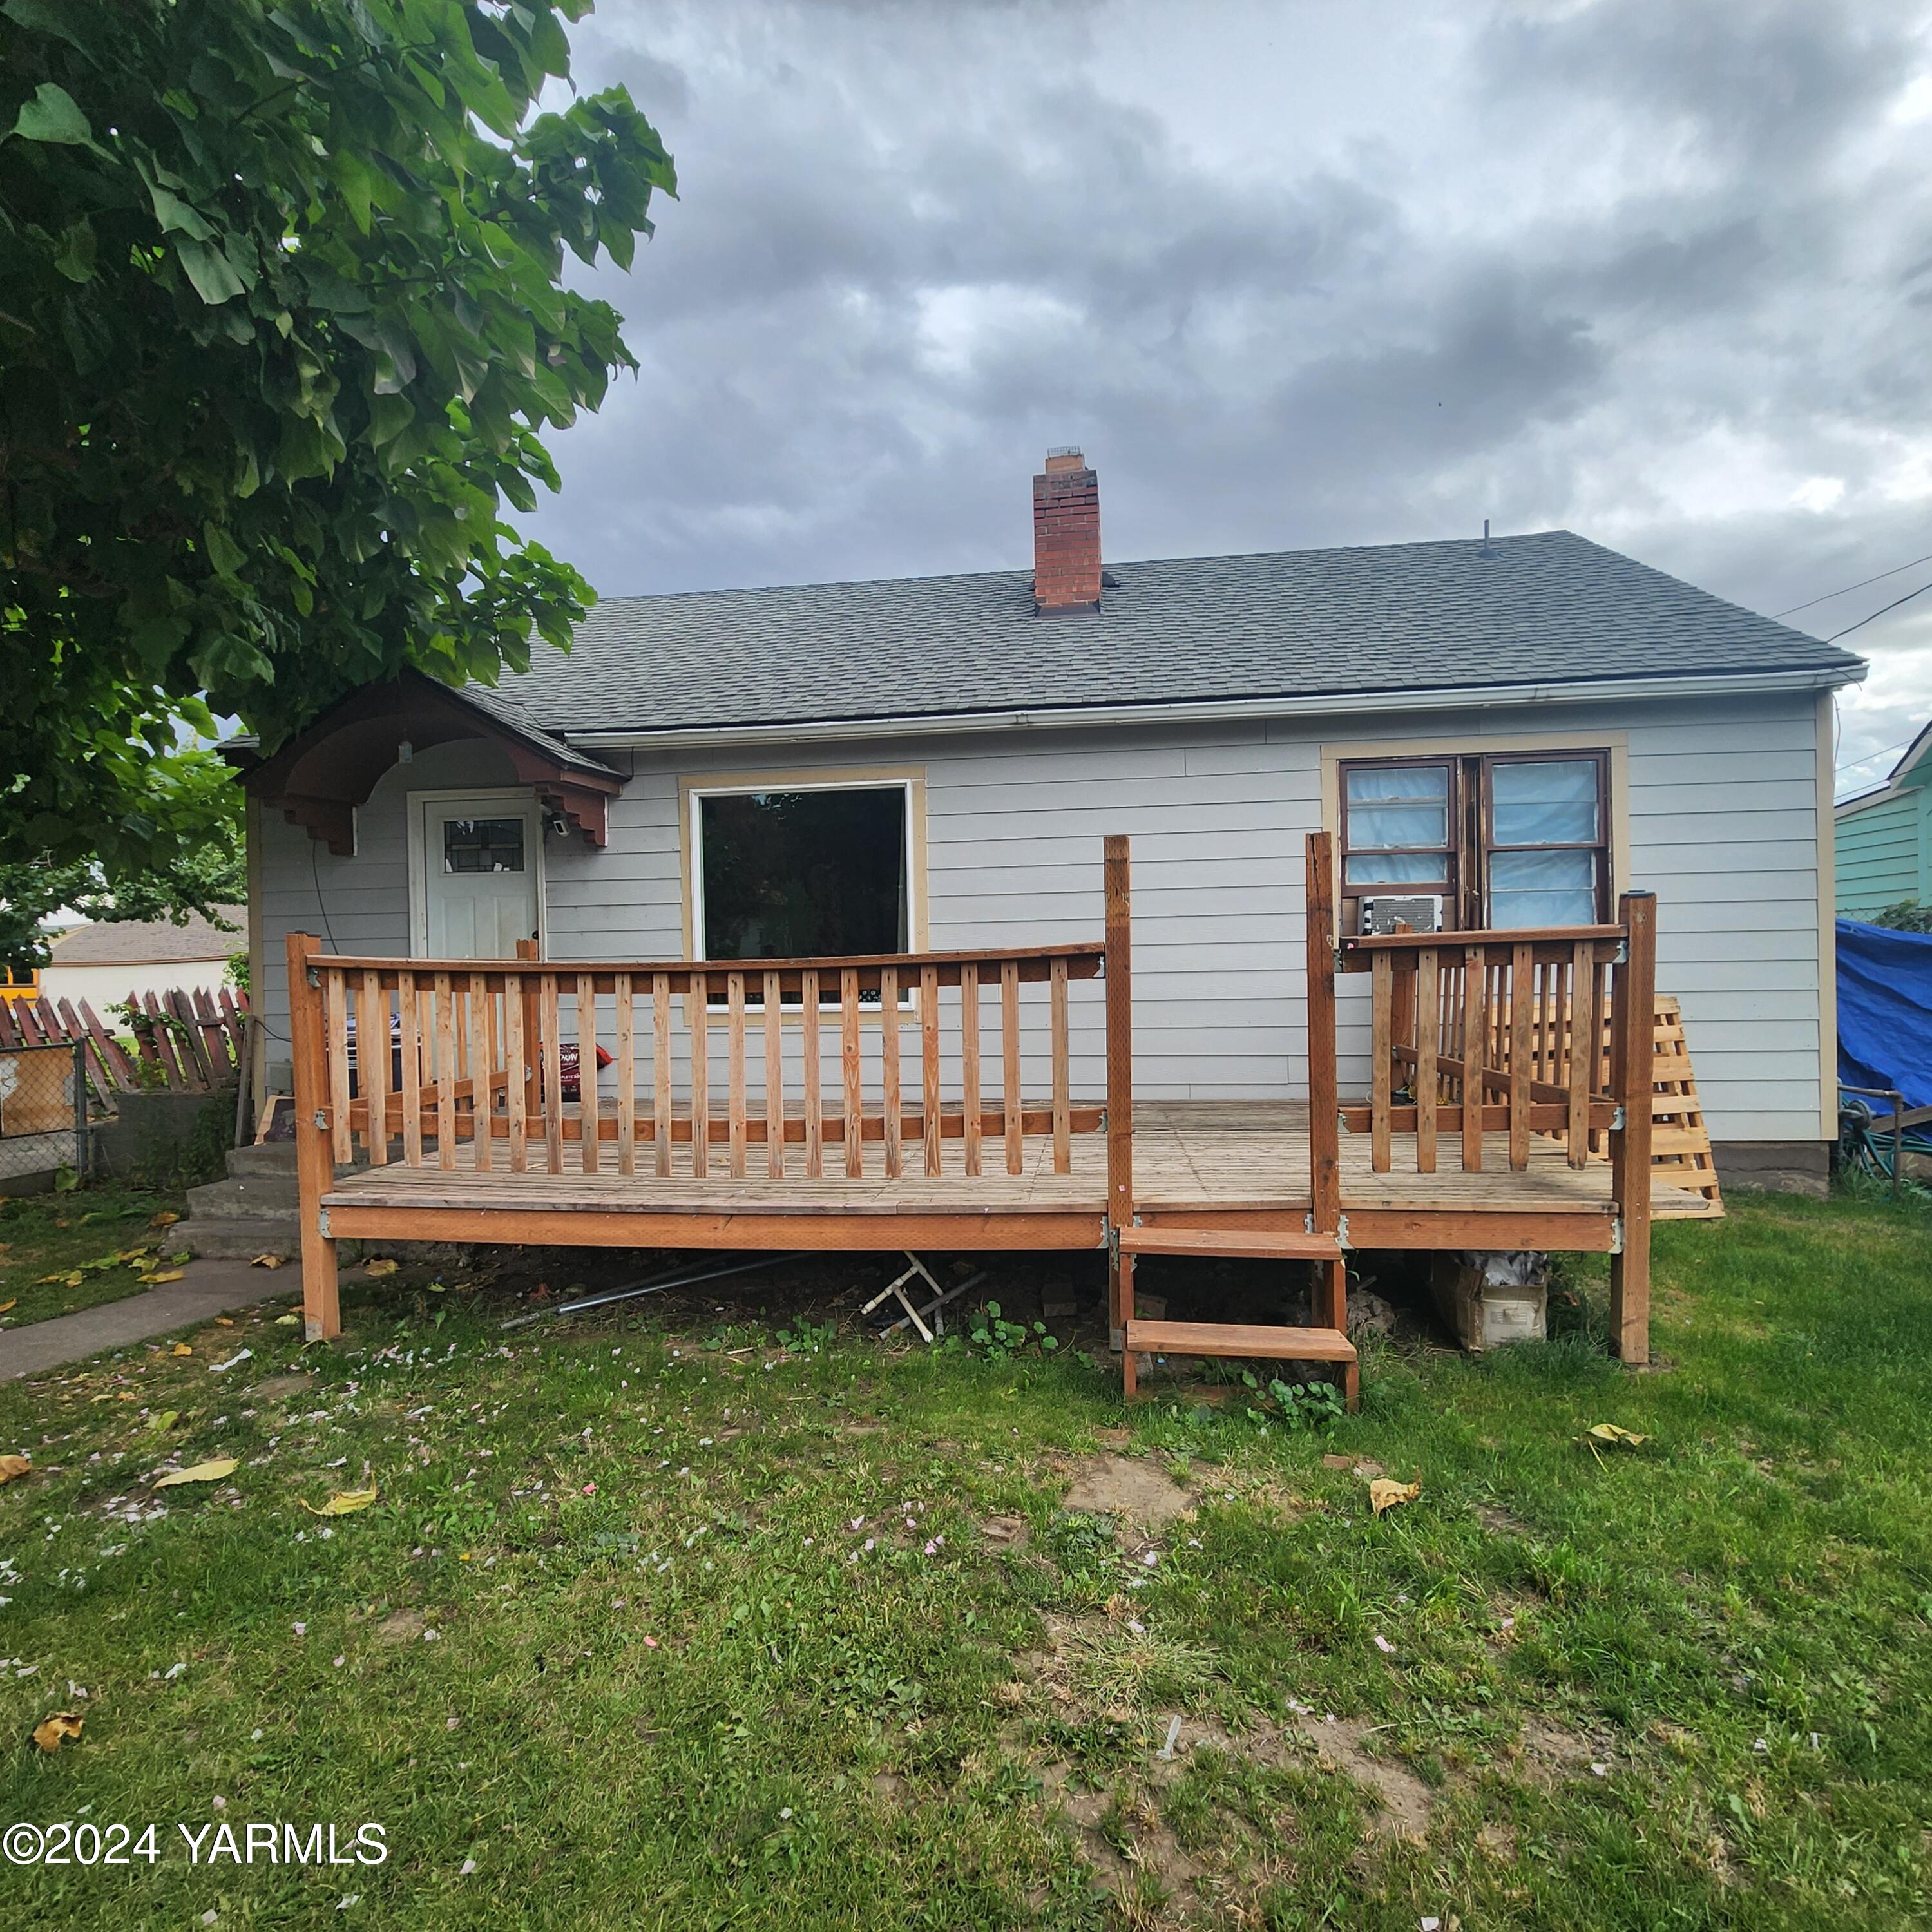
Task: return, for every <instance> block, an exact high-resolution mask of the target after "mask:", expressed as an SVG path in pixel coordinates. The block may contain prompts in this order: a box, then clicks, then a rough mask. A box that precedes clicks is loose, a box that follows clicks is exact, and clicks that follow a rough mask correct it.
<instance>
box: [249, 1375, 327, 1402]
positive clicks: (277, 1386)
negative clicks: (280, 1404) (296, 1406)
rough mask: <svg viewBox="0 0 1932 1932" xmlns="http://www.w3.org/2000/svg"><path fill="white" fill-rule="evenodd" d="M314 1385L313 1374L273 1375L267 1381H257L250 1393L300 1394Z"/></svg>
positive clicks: (268, 1395)
mask: <svg viewBox="0 0 1932 1932" xmlns="http://www.w3.org/2000/svg"><path fill="white" fill-rule="evenodd" d="M314 1387H315V1378H314V1376H305V1375H293V1376H269V1379H268V1380H267V1381H266V1382H257V1384H256V1385H255V1386H254V1389H253V1390H252V1391H251V1394H255V1395H258V1396H265V1397H273V1396H278V1395H299V1394H302V1391H304V1390H305V1389H312V1388H314Z"/></svg>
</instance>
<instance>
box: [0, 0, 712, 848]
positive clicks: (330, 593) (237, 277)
mask: <svg viewBox="0 0 1932 1932" xmlns="http://www.w3.org/2000/svg"><path fill="white" fill-rule="evenodd" d="M585 10H586V8H585V7H583V5H581V4H580V0H519V4H518V5H515V6H512V7H504V6H500V5H496V4H495V3H494V0H383V4H382V5H375V4H373V0H371V3H370V4H360V5H357V4H353V0H301V3H300V4H299V5H288V6H281V7H273V8H269V7H261V6H259V5H253V4H247V5H245V4H242V0H124V4H117V5H113V6H101V7H66V6H62V5H58V4H57V0H0V13H4V16H5V20H6V21H7V29H6V38H7V62H6V65H5V68H4V70H0V130H10V131H9V132H8V133H7V137H6V138H5V139H0V258H4V259H5V260H6V262H7V292H6V299H5V302H0V423H4V424H5V426H6V427H5V433H4V442H5V452H4V455H5V468H6V471H7V477H8V480H9V484H10V492H11V493H10V517H9V518H8V520H7V521H6V522H5V524H4V525H0V570H4V572H5V582H4V586H0V636H4V637H5V644H6V649H7V652H8V655H9V661H10V663H18V664H20V665H21V666H22V667H23V670H24V671H25V673H26V675H25V676H24V677H23V678H22V679H20V680H19V681H18V682H17V683H15V684H14V685H12V686H10V693H9V695H10V700H11V701H10V703H9V705H8V706H7V707H6V708H5V710H4V711H0V770H4V771H5V772H17V773H21V774H24V775H25V777H24V779H23V782H22V784H21V785H20V787H19V789H18V790H17V791H16V792H15V793H13V794H12V795H10V796H9V798H8V801H7V802H8V810H7V812H6V813H5V814H0V864H4V863H5V862H7V861H8V860H11V859H18V860H20V861H21V862H26V863H31V862H41V861H52V862H56V863H59V862H67V861H68V860H71V859H78V858H81V857H83V856H92V855H95V854H98V856H100V858H101V859H102V860H103V861H104V863H105V864H106V865H107V868H108V871H109V873H110V875H118V874H119V873H120V872H121V871H130V872H138V871H140V870H141V869H142V868H166V867H168V866H169V865H172V864H174V863H175V862H178V860H180V859H181V858H182V857H183V856H184V855H186V854H187V853H190V852H191V851H192V850H193V849H194V847H195V845H196V825H195V821H194V812H195V811H196V810H197V809H199V810H201V811H206V810H207V809H208V808H209V806H210V804H211V797H210V795H209V793H208V792H207V791H206V790H200V789H190V790H183V789H182V788H181V787H179V786H178V785H177V784H174V783H173V781H172V777H171V775H169V774H167V773H166V772H163V773H162V774H161V775H160V776H159V777H158V778H157V774H156V772H154V769H153V768H154V765H155V763H156V761H157V760H161V759H165V758H168V757H172V756H173V755H174V754H175V753H176V752H177V751H178V746H179V744H180V737H181V734H180V732H179V730H178V721H179V720H180V719H181V718H182V717H183V716H184V715H185V708H186V707H187V706H190V704H193V703H197V702H198V700H200V699H201V698H202V697H204V696H205V698H206V699H207V700H208V701H209V702H210V703H211V704H212V706H213V707H214V711H215V712H217V713H218V714H219V715H221V716H222V717H223V718H234V717H239V718H241V719H242V721H243V723H244V724H245V727H247V728H248V729H250V730H253V731H254V732H255V733H257V734H258V735H259V736H260V738H261V739H262V740H263V743H264V745H266V748H269V749H271V750H272V749H273V748H275V745H278V743H280V742H281V741H282V740H283V739H284V738H285V737H286V736H287V735H288V734H289V733H290V732H291V731H293V730H296V729H299V727H301V726H302V725H303V724H306V723H307V722H308V721H309V720H310V719H311V718H313V717H314V715H316V714H317V712H319V711H320V710H321V709H323V707H325V706H327V705H328V704H329V703H332V702H333V701H334V700H335V699H337V698H338V697H341V696H342V695H343V694H345V693H346V692H347V691H349V690H350V689H351V688H354V687H355V686H356V685H359V684H361V683H362V682H367V681H369V680H371V679H380V678H383V677H388V676H394V675H395V673H397V672H398V670H401V669H402V668H404V667H407V666H415V667H418V668H420V669H422V670H427V671H428V672H429V673H431V674H432V675H434V676H438V677H440V678H442V679H445V680H446V681H451V682H455V681H460V679H463V678H464V677H466V676H477V677H481V678H483V679H494V677H495V676H496V675H497V674H498V673H499V670H501V668H502V667H503V666H504V665H505V664H514V663H516V662H518V661H520V660H521V659H522V658H523V655H524V653H525V652H526V650H527V640H528V639H529V637H530V636H531V635H532V634H535V635H537V636H540V637H544V638H545V639H547V640H550V641H552V642H553V643H558V644H559V645H562V646H565V647H567V646H568V642H569V639H570V636H571V628H572V626H573V625H574V622H576V621H577V619H579V618H580V617H581V616H582V615H583V611H584V610H585V608H586V606H587V604H588V603H589V601H591V596H592V593H591V591H590V589H589V586H588V585H587V584H586V583H584V582H583V580H582V579H581V577H579V576H578V575H577V573H576V572H575V571H573V570H571V569H570V568H568V565H564V564H562V562H559V560H558V559H556V558H555V557H553V556H550V554H549V553H547V551H546V550H543V549H542V548H541V546H538V545H535V544H528V543H526V542H525V541H523V538H522V537H521V536H520V534H519V532H518V531H517V529H516V528H515V527H514V526H513V525H512V523H511V522H510V521H509V518H510V517H512V516H514V514H516V513H517V511H525V512H527V511H528V510H529V508H530V507H531V506H532V505H533V504H534V502H535V490H536V489H537V488H538V487H554V486H555V475H554V471H553V466H552V465H551V463H550V459H549V457H548V455H547V453H546V452H544V449H543V446H542V445H541V442H540V441H539V440H538V432H539V431H541V429H542V428H543V427H544V425H562V424H565V423H568V422H570V421H571V420H572V419H574V417H575V416H577V414H578V413H580V411H581V410H583V409H586V408H594V407H596V405H597V404H598V401H601V398H602V396H603V395H604V393H605V391H606V389H607V386H608V384H609V383H610V378H611V377H612V375H613V374H614V373H615V372H616V371H618V370H619V369H623V368H634V367H635V364H634V359H633V358H632V357H631V354H630V353H629V351H628V350H627V349H626V348H625V346H624V343H623V340H622V334H621V328H620V319H619V317H618V316H617V314H616V311H614V310H613V309H612V308H610V307H609V306H608V305H607V304H605V303H604V302H598V301H596V300H594V299H591V298H589V297H588V296H585V295H583V294H581V293H578V292H577V291H575V290H571V289H568V288H566V287H564V286H563V285H562V281H561V277H560V267H561V263H562V257H563V251H564V250H565V248H568V249H569V250H571V251H572V252H573V253H574V254H577V256H578V257H580V258H581V259H583V260H586V261H590V260H595V259H598V257H601V256H602V255H604V254H610V255H613V256H616V257H621V258H624V259H628V253H629V250H630V247H631V243H632V241H633V239H634V236H637V235H639V234H645V233H649V216H648V214H647V212H646V210H647V208H648V205H649V198H650V196H651V194H652V193H653V192H662V193H674V192H675V189H676V181H675V175H674V173H673V170H672V168H671V163H670V157H669V156H668V155H667V154H666V153H665V152H664V147H663V144H662V142H661V140H660V139H659V138H658V135H657V133H656V131H655V130H654V129H653V128H652V127H651V126H650V124H649V122H648V121H646V119H645V118H644V117H643V115H641V114H640V113H639V112H638V111H637V108H636V107H635V106H634V104H632V103H631V100H630V98H629V96H628V95H627V94H626V93H625V92H624V91H623V90H622V89H612V90H609V91H607V92H604V93H602V94H599V95H595V96H594V97H590V98H571V96H570V94H569V91H568V88H567V87H565V88H563V89H556V90H555V92H556V97H557V98H559V99H561V100H562V101H565V106H564V107H562V110H560V111H559V112H556V113H543V112H540V111H539V108H538V94H539V92H540V91H541V90H542V89H544V88H545V87H546V86H553V83H554V80H556V79H566V80H567V71H568V43H567V40H566V37H565V28H564V25H563V23H564V22H565V21H566V20H570V19H572V18H574V17H577V15H579V14H580V13H582V12H583V11H585ZM108 129H112V130H113V133H111V134H108V133H104V132H103V131H102V130H108ZM13 136H20V138H13ZM238 559H239V560H238ZM202 715H205V712H203V713H202Z"/></svg>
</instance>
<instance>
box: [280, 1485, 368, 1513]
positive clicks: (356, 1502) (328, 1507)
mask: <svg viewBox="0 0 1932 1932" xmlns="http://www.w3.org/2000/svg"><path fill="white" fill-rule="evenodd" d="M376 1496H377V1492H376V1491H375V1490H338V1491H337V1492H336V1493H335V1495H334V1496H331V1497H330V1498H329V1500H328V1502H326V1503H324V1504H323V1506H322V1507H321V1508H320V1509H317V1508H316V1506H315V1505H314V1504H313V1503H311V1502H306V1501H304V1502H302V1508H304V1509H305V1510H307V1511H308V1513H309V1514H310V1515H311V1516H353V1515H354V1514H356V1511H358V1510H365V1509H367V1508H368V1507H369V1505H371V1503H373V1502H374V1501H375V1500H376ZM298 1500H301V1499H298Z"/></svg>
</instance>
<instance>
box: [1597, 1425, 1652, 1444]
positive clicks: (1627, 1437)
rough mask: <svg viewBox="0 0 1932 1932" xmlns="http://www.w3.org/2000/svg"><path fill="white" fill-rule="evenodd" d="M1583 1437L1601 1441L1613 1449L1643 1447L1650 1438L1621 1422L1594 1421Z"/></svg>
mask: <svg viewBox="0 0 1932 1932" xmlns="http://www.w3.org/2000/svg"><path fill="white" fill-rule="evenodd" d="M1583 1439H1584V1441H1585V1442H1590V1443H1597V1442H1601V1443H1602V1444H1603V1445H1604V1446H1605V1447H1606V1448H1611V1449H1641V1448H1643V1445H1645V1444H1646V1442H1649V1440H1650V1438H1649V1436H1639V1435H1637V1433H1635V1432H1634V1431H1633V1430H1628V1429H1626V1428H1625V1427H1624V1426H1623V1424H1622V1423H1620V1422H1595V1423H1592V1424H1591V1425H1590V1427H1589V1428H1588V1429H1586V1430H1584V1432H1583Z"/></svg>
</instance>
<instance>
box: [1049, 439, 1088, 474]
mask: <svg viewBox="0 0 1932 1932" xmlns="http://www.w3.org/2000/svg"><path fill="white" fill-rule="evenodd" d="M1086 466H1087V459H1086V458H1085V457H1084V456H1083V455H1081V453H1080V446H1079V444H1078V443H1065V444H1063V445H1061V446H1060V447H1059V448H1058V449H1049V451H1048V452H1046V467H1047V469H1049V470H1057V469H1085V468H1086Z"/></svg>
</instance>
